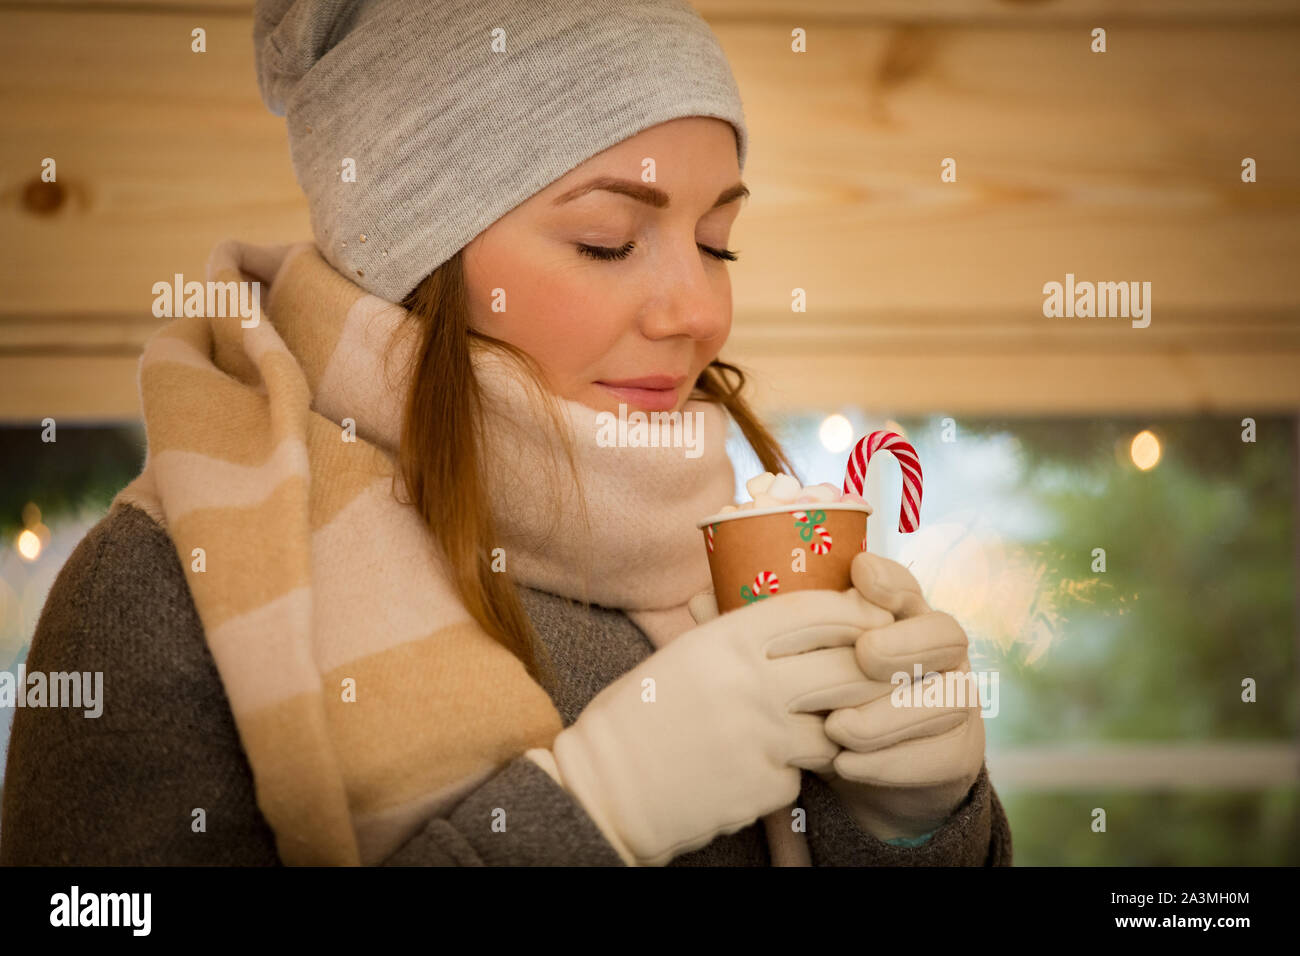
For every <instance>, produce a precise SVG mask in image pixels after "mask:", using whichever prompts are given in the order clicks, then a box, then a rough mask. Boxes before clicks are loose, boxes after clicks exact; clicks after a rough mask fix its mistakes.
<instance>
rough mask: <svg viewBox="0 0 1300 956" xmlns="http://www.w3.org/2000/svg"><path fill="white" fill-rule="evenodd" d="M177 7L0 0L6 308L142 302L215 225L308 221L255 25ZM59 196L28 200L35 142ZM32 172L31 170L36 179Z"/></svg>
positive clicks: (236, 227)
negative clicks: (65, 9) (165, 11)
mask: <svg viewBox="0 0 1300 956" xmlns="http://www.w3.org/2000/svg"><path fill="white" fill-rule="evenodd" d="M192 25H193V19H192V18H191V17H189V16H186V15H179V16H159V15H140V16H135V15H132V16H125V15H121V14H93V13H86V14H77V15H68V14H58V13H30V12H19V13H15V12H5V13H3V14H0V97H2V98H3V99H4V101H5V103H6V111H7V114H8V115H7V119H6V123H7V127H8V135H7V136H5V137H4V138H3V140H0V162H2V163H3V165H4V168H5V169H6V170H8V175H9V177H10V178H9V180H8V183H11V184H14V185H10V186H7V188H6V201H5V202H3V203H2V204H0V222H3V225H4V230H3V233H4V235H3V238H0V252H2V253H3V256H2V258H0V303H3V308H4V309H5V310H6V311H7V312H11V313H13V312H17V313H23V312H33V313H40V312H79V313H85V312H93V311H105V312H109V313H123V312H136V311H143V312H144V313H145V314H147V313H148V311H149V309H150V307H151V304H152V301H153V294H152V292H151V291H150V290H151V288H152V285H153V283H154V282H156V281H158V280H160V279H164V278H167V277H169V276H171V275H172V274H173V273H175V272H180V273H182V274H184V275H185V276H186V277H187V278H189V277H192V278H200V279H201V278H202V277H203V274H204V267H205V264H206V262H207V257H208V255H209V253H210V252H211V250H212V248H213V246H215V245H216V244H217V243H218V242H219V241H221V240H222V239H226V238H230V237H238V238H244V239H248V240H250V241H254V242H276V241H283V240H285V239H294V238H301V237H304V236H310V235H311V230H310V223H309V218H308V214H307V206H306V200H305V199H304V197H303V195H302V192H301V190H300V189H299V188H298V184H297V182H296V180H295V179H294V174H293V168H292V165H291V164H290V161H289V151H288V145H287V141H286V137H285V131H284V122H283V120H282V119H279V118H277V117H275V116H272V115H271V114H270V113H269V112H268V111H267V110H266V108H265V107H264V106H263V104H262V102H261V100H260V98H259V96H258V92H257V85H256V81H255V78H254V74H253V62H252V55H253V54H252V43H251V41H250V31H251V26H250V24H249V22H248V21H247V20H246V19H243V18H233V17H226V18H216V19H213V20H212V21H210V22H209V23H208V24H207V30H208V52H207V53H205V54H196V53H191V52H190V50H189V30H190V27H191V26H192ZM46 156H51V157H54V158H55V159H56V161H57V162H58V174H59V182H58V184H57V187H54V188H57V189H58V190H59V192H60V194H61V196H62V202H61V204H59V205H58V208H57V209H55V210H54V211H53V212H51V213H48V214H45V215H41V214H37V213H35V212H32V211H31V210H30V209H29V208H27V207H26V206H25V205H24V200H23V193H24V190H25V189H26V188H27V187H28V186H30V185H32V184H33V182H34V181H35V180H36V179H37V177H38V175H39V164H40V161H41V159H42V157H46ZM35 185H36V187H37V188H40V184H39V183H36V184H35Z"/></svg>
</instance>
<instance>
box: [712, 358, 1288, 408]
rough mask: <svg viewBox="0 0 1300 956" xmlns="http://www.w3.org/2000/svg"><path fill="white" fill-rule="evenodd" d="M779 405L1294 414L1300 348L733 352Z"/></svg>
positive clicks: (762, 395) (759, 393) (757, 393)
mask: <svg viewBox="0 0 1300 956" xmlns="http://www.w3.org/2000/svg"><path fill="white" fill-rule="evenodd" d="M725 354H726V355H729V356H730V357H731V359H732V361H734V362H735V363H736V364H738V365H740V366H741V367H742V368H743V369H745V370H746V371H747V372H752V373H753V374H752V380H753V385H754V391H753V402H754V405H755V407H757V408H758V409H760V410H761V411H763V412H764V413H765V414H771V413H773V412H775V411H785V410H804V411H837V410H839V409H842V408H847V407H852V406H857V407H861V408H865V409H869V410H871V411H874V412H878V413H882V414H883V413H887V414H892V415H905V414H906V415H914V414H936V413H943V414H953V415H956V414H965V415H1132V414H1134V413H1152V414H1154V413H1159V412H1168V413H1179V414H1183V413H1185V414H1198V413H1218V412H1230V413H1235V412H1237V411H1242V412H1243V413H1244V414H1251V413H1259V414H1263V413H1265V412H1295V411H1296V410H1297V409H1300V376H1297V375H1296V369H1297V368H1300V351H1284V352H1277V353H1274V354H1264V355H1260V354H1255V353H1251V354H1244V355H1243V354H1235V353H1221V354H1217V355H1206V354H1203V353H1192V354H1189V353H1184V352H1181V351H1171V352H1168V353H1165V354H1163V355H1157V356H1150V355H1118V356H1115V355H1107V354H1105V353H1091V354H1086V355H1062V354H1058V353H1049V354H1038V355H1026V354H1011V355H1008V354H1001V353H989V354H984V355H978V356H972V355H951V354H945V355H936V356H928V355H918V354H905V353H904V354H900V353H895V352H889V351H883V350H882V351H875V352H869V351H861V352H856V353H855V352H849V353H846V352H843V351H834V352H829V351H828V352H824V353H817V354H810V355H804V356H800V357H798V358H792V357H790V356H788V355H773V354H769V353H756V352H751V351H749V350H746V349H743V348H732V349H728V350H727V352H726V353H725Z"/></svg>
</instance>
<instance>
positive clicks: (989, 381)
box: [0, 342, 1300, 421]
mask: <svg viewBox="0 0 1300 956" xmlns="http://www.w3.org/2000/svg"><path fill="white" fill-rule="evenodd" d="M723 355H724V357H725V358H728V359H730V360H731V361H733V362H736V363H737V364H739V365H740V366H741V367H742V368H744V369H745V371H746V372H747V373H748V374H749V375H750V385H751V391H750V396H751V399H752V401H753V403H754V405H755V407H756V408H758V409H759V410H760V411H761V412H762V413H763V414H767V415H770V414H773V413H775V412H779V411H825V412H830V411H836V410H839V409H843V408H848V407H852V406H857V407H860V408H865V409H868V410H871V411H873V412H877V413H881V414H890V415H912V414H935V413H943V414H951V415H1131V414H1133V413H1135V412H1141V413H1150V414H1156V413H1171V414H1173V413H1177V414H1196V413H1219V412H1228V413H1236V412H1241V413H1242V414H1265V413H1270V412H1292V413H1294V412H1296V411H1297V410H1300V376H1297V375H1296V370H1297V368H1300V349H1296V348H1288V349H1278V350H1276V351H1273V352H1265V353H1241V352H1228V351H1218V352H1186V351H1183V350H1180V349H1169V350H1165V351H1162V352H1159V353H1156V354H1134V353H1122V354H1109V353H1107V352H1104V351H1097V352H1087V353H1082V354H1070V353H1062V352H1040V353H1032V352H1014V351H1010V352H1008V351H996V350H989V351H986V352H983V353H973V354H960V353H956V352H953V351H947V352H943V353H940V354H925V353H923V352H918V351H911V352H905V351H897V350H891V349H885V348H881V349H844V348H823V349H819V350H809V351H805V352H803V353H801V354H798V355H791V354H783V353H781V352H780V351H778V350H775V349H770V348H768V349H762V348H753V347H747V346H746V344H745V343H743V342H742V343H737V344H735V345H733V346H729V347H728V348H727V349H726V350H725V351H724V353H723ZM136 369H137V357H136V356H134V355H127V354H115V353H111V352H107V351H106V352H105V353H103V354H99V355H60V354H51V353H48V352H31V353H28V354H21V353H0V382H3V383H4V387H3V388H0V419H4V420H20V421H24V420H25V421H34V420H39V419H40V418H42V417H44V416H45V415H54V416H55V417H56V418H60V417H72V418H84V419H89V420H116V419H123V418H135V417H136V416H137V415H138V413H139V412H138V408H139V404H138V394H137V391H136V387H137V386H136Z"/></svg>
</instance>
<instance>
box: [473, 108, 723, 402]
mask: <svg viewBox="0 0 1300 956" xmlns="http://www.w3.org/2000/svg"><path fill="white" fill-rule="evenodd" d="M647 159H652V160H654V167H653V168H654V173H655V177H654V181H652V182H643V181H642V178H641V177H642V169H643V162H644V161H645V160H647ZM645 166H647V167H648V166H649V164H648V163H646V164H645ZM593 181H603V182H604V183H605V184H606V188H601V187H600V186H597V187H596V188H589V187H590V186H591V185H592V183H593ZM611 184H612V185H613V187H614V189H625V190H626V192H616V191H614V190H612V189H610V188H608V186H609V185H611ZM629 194H630V195H629ZM747 194H748V190H746V189H745V188H744V186H743V185H742V184H741V182H740V170H739V166H738V164H737V161H736V139H735V133H734V132H733V131H732V128H731V126H730V124H728V123H726V122H725V121H723V120H718V119H712V118H710V117H686V118H682V119H676V120H671V121H669V122H666V123H661V124H659V125H658V126H654V127H651V128H650V129H647V130H644V131H642V132H640V133H638V134H637V135H635V136H633V137H630V138H629V139H626V140H624V141H623V142H621V143H618V144H617V145H615V146H612V147H610V148H609V149H606V150H605V151H604V152H602V153H599V154H597V155H596V156H593V157H592V158H591V159H588V160H587V161H586V162H584V163H583V164H582V165H580V166H578V167H576V168H575V169H572V170H570V171H569V172H568V173H567V174H566V175H564V176H563V177H562V178H560V179H558V180H556V181H555V182H554V183H552V184H551V185H550V186H548V187H546V188H545V189H543V190H542V191H541V192H539V193H537V194H536V195H534V196H532V197H531V198H529V199H528V200H527V201H525V202H523V203H520V204H519V205H518V206H516V207H515V208H514V209H512V210H511V211H510V212H508V213H507V214H506V215H505V216H503V217H502V218H500V219H498V220H497V221H496V222H494V223H493V224H492V225H491V226H489V227H488V228H487V229H485V230H484V231H483V232H481V233H479V235H478V236H476V237H475V238H474V239H473V240H472V241H471V242H470V243H469V244H468V245H467V246H466V248H465V255H464V259H465V270H466V279H467V281H468V284H469V294H470V305H471V310H472V311H471V324H472V325H473V327H474V328H475V329H476V330H478V331H480V332H482V333H484V334H486V335H490V336H492V337H493V338H497V339H501V340H503V341H506V342H509V343H510V344H511V345H514V346H517V347H518V348H520V349H522V350H523V351H525V352H527V353H528V354H529V355H530V356H532V357H533V359H535V360H536V361H537V363H538V364H539V365H540V366H541V369H542V372H543V374H544V375H545V377H546V380H547V385H548V387H549V388H550V390H551V391H553V392H554V393H555V394H557V395H559V396H560V397H561V398H566V399H570V400H572V401H575V402H580V403H581V404H583V405H586V406H588V407H590V408H594V409H597V410H600V411H614V412H616V411H617V410H618V406H619V404H620V403H622V404H626V405H627V406H628V409H629V410H633V409H640V410H642V411H676V410H680V409H681V408H682V407H683V406H684V405H685V404H686V401H687V400H688V399H689V398H690V394H691V388H692V387H693V385H694V383H695V380H696V378H697V377H698V376H699V374H700V373H701V372H702V371H703V370H704V368H705V367H706V366H707V365H708V364H709V363H710V362H711V361H712V360H713V359H714V358H715V357H716V356H717V354H718V352H719V350H720V349H721V348H722V344H723V342H725V341H726V339H727V334H728V332H730V330H731V278H730V276H729V275H728V272H727V262H726V260H725V259H723V258H718V256H716V255H715V254H714V253H722V254H727V253H728V249H727V243H728V241H729V238H730V234H731V225H732V223H733V222H734V221H735V219H736V216H737V215H738V214H739V212H740V207H741V197H742V196H743V195H747ZM719 200H721V202H719ZM710 250H712V251H710ZM497 290H501V291H499V292H498V291H497ZM494 302H501V303H503V304H504V310H500V305H498V306H497V308H498V310H497V311H494V309H493V305H494Z"/></svg>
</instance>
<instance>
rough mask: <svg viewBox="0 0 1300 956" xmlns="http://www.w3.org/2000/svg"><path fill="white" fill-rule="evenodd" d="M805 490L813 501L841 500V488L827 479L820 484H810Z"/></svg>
mask: <svg viewBox="0 0 1300 956" xmlns="http://www.w3.org/2000/svg"><path fill="white" fill-rule="evenodd" d="M803 491H804V494H805V495H807V496H808V497H809V498H810V499H811V500H813V501H828V502H829V501H839V500H840V490H839V489H838V488H836V487H835V486H834V485H832V484H830V483H829V482H825V481H824V482H822V483H821V484H820V485H809V486H808V487H807V488H805V489H804V490H803Z"/></svg>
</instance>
